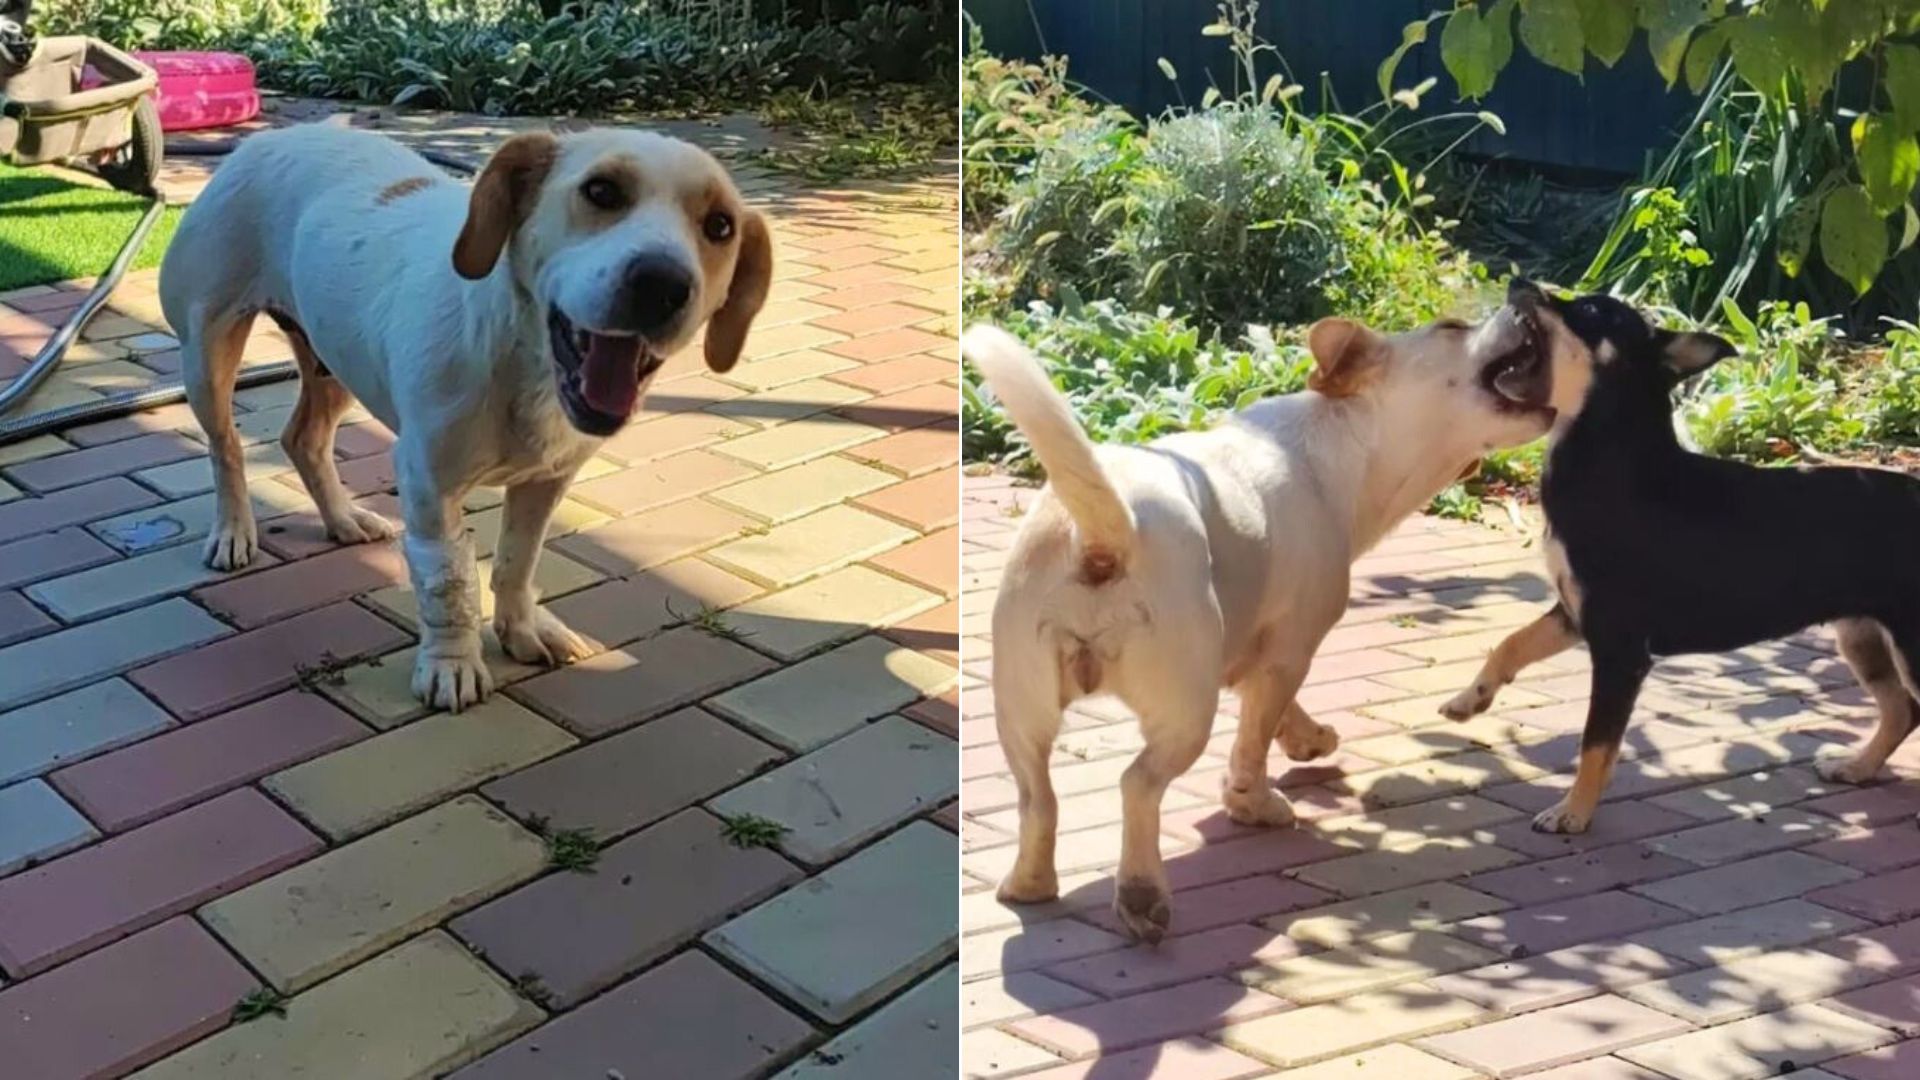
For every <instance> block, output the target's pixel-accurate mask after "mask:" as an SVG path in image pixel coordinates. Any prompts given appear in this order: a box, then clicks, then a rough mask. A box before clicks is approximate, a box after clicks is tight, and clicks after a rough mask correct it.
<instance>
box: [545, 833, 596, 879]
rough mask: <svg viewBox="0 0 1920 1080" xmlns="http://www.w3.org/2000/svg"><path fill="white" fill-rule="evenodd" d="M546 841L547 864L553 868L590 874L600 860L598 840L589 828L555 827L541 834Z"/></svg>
mask: <svg viewBox="0 0 1920 1080" xmlns="http://www.w3.org/2000/svg"><path fill="white" fill-rule="evenodd" d="M541 835H542V837H543V838H544V839H545V840H546V842H547V865H548V866H550V867H552V868H553V869H555V870H568V871H572V872H573V873H576V874H591V873H593V872H594V865H595V864H596V863H598V862H599V861H600V842H599V841H597V840H595V839H594V838H593V831H592V830H590V829H555V830H552V831H549V832H546V833H543V834H541Z"/></svg>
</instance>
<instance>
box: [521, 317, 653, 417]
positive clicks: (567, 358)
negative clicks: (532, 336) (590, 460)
mask: <svg viewBox="0 0 1920 1080" xmlns="http://www.w3.org/2000/svg"><path fill="white" fill-rule="evenodd" d="M547 338H548V342H549V344H550V346H551V348H552V350H553V362H554V366H555V369H556V370H555V372H554V377H555V380H556V381H557V382H558V384H559V388H560V405H561V408H562V409H563V410H564V411H565V412H566V414H567V420H568V422H569V423H571V424H573V426H574V427H576V428H578V429H579V430H580V431H582V432H584V433H586V434H588V435H597V436H602V437H604V436H607V435H611V434H613V433H614V432H616V431H618V430H620V428H621V426H622V425H624V424H625V423H626V422H627V418H628V417H629V416H632V415H633V410H634V408H635V407H636V406H638V405H639V402H640V389H641V387H642V386H644V385H645V384H646V381H647V380H648V379H650V378H652V377H653V374H654V372H656V371H659V370H660V365H661V364H663V363H665V362H666V357H664V356H662V355H660V354H659V353H658V352H655V351H654V350H653V349H652V348H651V347H650V344H649V343H648V342H647V341H646V340H645V339H644V338H641V337H640V336H638V335H635V334H608V333H602V332H599V331H594V330H587V329H584V328H581V327H579V326H576V325H575V324H574V322H573V320H571V319H569V318H567V316H566V314H565V313H564V312H562V311H561V310H560V309H559V308H558V307H557V306H552V305H549V306H548V308H547Z"/></svg>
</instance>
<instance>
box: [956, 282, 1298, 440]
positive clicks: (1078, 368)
mask: <svg viewBox="0 0 1920 1080" xmlns="http://www.w3.org/2000/svg"><path fill="white" fill-rule="evenodd" d="M1000 323H1001V325H1002V326H1004V327H1005V328H1006V329H1007V330H1008V331H1010V332H1011V333H1013V334H1014V335H1015V336H1017V337H1019V338H1021V339H1022V340H1023V341H1025V342H1026V343H1027V345H1028V346H1029V347H1030V348H1032V349H1033V350H1034V353H1035V355H1037V356H1039V357H1040V359H1041V362H1042V363H1043V364H1045V365H1046V367H1047V371H1048V373H1049V375H1050V376H1051V378H1052V379H1053V383H1054V385H1055V386H1057V387H1059V388H1060V390H1061V392H1062V393H1064V394H1066V396H1067V398H1068V400H1070V401H1071V402H1072V403H1073V411H1074V415H1075V416H1076V417H1078V418H1079V420H1080V422H1081V423H1082V424H1083V425H1085V427H1086V429H1087V431H1088V432H1089V433H1090V434H1091V435H1092V437H1093V438H1094V440H1095V441H1097V442H1123V443H1140V442H1147V441H1149V440H1151V439H1156V438H1159V437H1160V436H1162V435H1166V434H1170V433H1172V432H1176V431H1185V430H1189V429H1194V428H1204V427H1207V426H1209V425H1210V424H1212V423H1213V422H1214V421H1215V420H1217V419H1218V418H1219V416H1220V415H1221V414H1222V413H1224V412H1227V411H1229V410H1233V409H1238V408H1242V407H1244V406H1246V405H1249V404H1252V403H1253V402H1255V401H1258V400H1260V399H1261V398H1264V397H1271V396H1273V395H1275V394H1287V393H1292V392H1293V391H1296V390H1299V389H1301V388H1303V387H1304V386H1306V381H1307V373H1308V372H1309V371H1311V370H1312V368H1313V358H1312V356H1311V355H1310V354H1309V353H1308V352H1307V349H1306V346H1305V345H1303V344H1301V343H1299V342H1297V341H1292V340H1289V341H1285V342H1277V341H1275V340H1274V339H1273V338H1272V337H1271V336H1269V335H1268V334H1267V333H1266V332H1265V331H1263V330H1258V329H1256V330H1254V331H1253V332H1252V333H1251V334H1249V335H1248V337H1247V339H1246V341H1245V342H1243V343H1242V344H1241V345H1239V346H1237V347H1230V346H1228V345H1226V344H1224V343H1222V342H1221V341H1220V339H1219V338H1218V337H1215V336H1212V335H1209V334H1206V333H1204V332H1202V331H1201V330H1200V328H1198V327H1196V326H1194V325H1192V324H1191V323H1189V322H1187V321H1186V320H1185V319H1182V318H1180V317H1179V316H1177V315H1174V314H1173V313H1172V312H1171V311H1169V310H1167V309H1165V308H1161V309H1159V310H1157V311H1154V312H1151V313H1149V312H1144V311H1129V310H1127V309H1126V308H1125V307H1124V306H1122V305H1120V304H1119V303H1116V302H1114V301H1112V300H1096V301H1091V302H1083V301H1081V300H1080V298H1079V297H1078V296H1077V295H1076V294H1074V293H1073V292H1072V291H1071V290H1068V291H1067V292H1066V294H1065V295H1064V296H1063V297H1062V298H1061V301H1060V304H1059V306H1057V307H1056V306H1054V305H1052V304H1048V303H1046V302H1043V301H1035V302H1034V303H1032V304H1031V305H1029V306H1028V308H1027V309H1026V310H1025V311H1021V312H1015V313H1012V314H1010V315H1007V316H1005V317H1003V318H1002V319H1001V320H1000ZM961 426H962V430H963V431H964V435H963V436H962V440H963V445H962V452H963V453H964V455H965V456H966V457H967V458H968V459H970V460H981V459H985V460H994V461H1000V462H1003V463H1005V464H1007V465H1009V466H1011V467H1013V468H1016V469H1020V470H1023V471H1031V470H1032V468H1033V467H1034V463H1033V461H1032V459H1031V454H1030V452H1029V451H1028V449H1027V446H1026V442H1025V440H1024V439H1023V438H1022V437H1021V435H1020V433H1019V432H1018V431H1017V430H1016V429H1014V427H1013V426H1012V425H1011V424H1010V423H1008V421H1007V419H1006V416H1005V414H1003V413H1002V412H1001V411H1000V409H999V407H998V405H997V404H996V403H994V402H993V401H992V400H991V399H990V397H989V396H988V393H987V392H986V390H985V389H984V388H983V387H982V385H981V384H980V383H979V382H978V381H976V379H975V377H974V375H973V373H972V370H971V369H968V373H967V380H966V381H965V382H964V383H963V385H962V387H961Z"/></svg>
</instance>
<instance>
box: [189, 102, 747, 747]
mask: <svg viewBox="0 0 1920 1080" xmlns="http://www.w3.org/2000/svg"><path fill="white" fill-rule="evenodd" d="M503 256H504V257H503ZM771 276H772V255H771V245H770V242H769V238H768V235H767V227H766V223H765V221H764V220H763V219H762V218H761V216H760V215H759V214H757V213H755V212H754V211H752V210H749V209H747V208H746V207H745V206H744V205H743V204H742V203H741V200H740V195H739V193H738V192H737V191H736V190H735V189H734V186H733V183H732V182H731V180H729V178H728V177H727V174H726V172H725V171H724V170H723V169H722V168H721V167H720V165H719V164H718V163H717V162H715V161H714V160H713V158H711V157H710V156H708V155H707V154H706V153H705V152H704V151H702V150H699V149H697V148H695V147H693V146H691V145H689V144H687V143H683V142H680V141H678V140H675V139H669V138H665V137H662V136H659V135H654V134H650V133H645V132H639V131H624V130H599V131H587V132H582V133H578V134H571V135H564V136H555V135H549V134H544V133H541V134H527V135H517V136H515V137H513V138H511V139H509V140H507V141H506V142H505V143H504V144H502V145H501V146H500V148H499V150H498V151H496V152H495V154H494V155H493V157H492V159H491V160H490V161H488V163H487V166H486V168H485V170H484V171H482V172H481V174H480V176H479V179H478V180H477V181H475V183H474V184H473V187H472V188H471V190H469V189H468V188H467V187H466V186H464V185H461V184H458V183H455V182H454V181H452V180H449V179H448V178H447V177H446V176H445V175H444V174H443V173H442V172H441V171H440V170H439V169H438V168H436V167H435V166H433V165H432V164H430V163H429V162H428V161H427V160H426V159H424V158H422V157H420V156H419V155H417V154H415V153H413V152H412V151H410V150H407V149H405V148H404V147H402V146H401V145H400V144H398V143H396V142H394V141H392V140H390V139H387V138H385V137H382V136H379V135H375V134H371V133H367V132H360V131H352V130H346V129H342V128H336V127H331V126H321V125H313V126H307V127H298V128H292V129H288V130H285V131H277V132H268V133H264V134H260V135H255V136H253V137H251V138H249V139H247V140H246V142H244V143H243V144H241V146H240V147H239V148H238V149H237V150H236V151H235V152H234V153H233V155H232V157H230V158H229V159H228V160H227V162H226V163H225V164H224V165H223V166H222V167H221V169H220V171H219V172H218V173H217V174H215V176H214V178H213V181H212V183H210V184H208V185H207V189H206V191H205V193H204V194H202V195H201V196H200V198H199V199H198V200H197V201H196V202H195V203H194V204H193V206H192V208H191V209H189V210H188V211H187V213H186V216H185V217H184V218H183V219H182V221H181V223H180V227H179V231H178V232H177V234H176V235H175V237H174V239H173V245H172V247H171V248H170V249H169V250H168V252H167V256H166V261H165V263H164V265H163V266H162V267H161V272H160V299H161V302H162V304H163V306H164V308H165V310H166V315H167V319H168V321H169V322H171V323H172V324H173V328H174V331H175V333H177V334H178V335H179V338H180V348H181V367H182V372H183V375H184V377H185V381H186V387H187V396H188V399H189V400H190V401H191V403H192V405H193V411H194V415H195V416H196V417H198V418H199V421H200V426H201V427H202V428H204V429H205V430H206V433H207V441H208V445H209V447H210V449H211V454H212V459H213V471H214V487H215V491H216V498H217V501H218V511H217V514H216V517H215V523H214V526H213V531H212V534H211V535H210V536H209V537H208V538H207V547H206V560H207V564H208V565H209V566H212V567H214V568H216V569H221V570H229V569H234V568H236V567H242V566H245V565H247V564H248V563H249V562H250V561H251V560H252V559H253V557H254V554H255V551H256V550H257V547H258V539H257V536H256V533H255V529H254V520H253V511H252V507H251V506H250V504H249V502H248V499H247V485H246V476H245V473H244V471H243V468H242V459H241V447H240V441H239V438H238V436H237V434H236V433H235V431H234V426H233V386H234V377H235V373H236V372H237V370H238V369H239V366H240V355H241V351H242V349H243V347H244V345H245V343H246V340H247V334H248V331H249V329H250V328H251V326H252V324H253V320H254V317H255V316H256V315H258V314H261V313H263V312H264V313H265V314H267V315H268V316H269V317H271V318H272V319H274V320H275V321H276V322H278V323H279V324H280V325H281V326H282V327H283V328H284V329H285V330H286V332H287V335H288V337H289V338H291V339H292V341H293V347H294V356H295V359H296V361H297V363H298V364H299V367H300V398H299V402H298V403H297V404H296V405H295V406H294V411H293V415H292V417H291V419H289V420H288V422H287V427H286V430H285V432H284V433H283V434H282V435H281V437H280V444H281V445H282V446H283V447H285V448H286V452H287V456H288V457H289V458H290V459H291V460H292V462H293V465H294V467H295V468H296V469H298V470H299V473H300V478H301V480H302V481H303V482H304V483H305V484H306V488H307V491H308V493H309V494H310V495H312V496H313V501H314V503H315V505H316V506H317V507H318V508H319V511H320V517H321V519H322V520H323V521H324V522H325V523H326V528H327V533H328V535H329V536H331V537H333V539H335V540H337V541H339V542H341V543H362V542H366V541H371V540H380V539H383V538H386V537H389V536H391V535H392V534H393V526H392V525H391V524H389V523H388V522H387V521H386V520H385V519H383V518H381V517H380V516H379V515H377V514H374V513H372V512H370V511H368V510H366V509H365V508H363V507H359V506H355V505H354V504H353V503H352V502H351V501H350V498H349V496H348V493H347V491H346V489H345V488H343V487H342V486H341V483H340V476H339V473H338V472H337V471H336V470H335V468H334V463H333V438H334V429H335V427H336V426H337V425H338V423H339V420H340V416H341V414H342V413H343V412H344V411H346V409H347V408H348V407H349V406H350V405H351V404H352V402H353V400H354V399H356V398H357V399H358V400H359V401H360V403H361V404H363V405H365V406H366V408H367V409H368V411H370V412H371V413H372V414H373V415H374V416H376V417H378V418H379V419H380V420H381V421H382V422H383V423H385V424H386V425H387V426H388V427H389V428H391V429H393V431H394V433H395V434H396V435H397V436H398V439H399V441H398V443H397V445H396V446H395V447H394V451H393V458H394V468H395V473H396V476H397V478H398V481H399V488H400V501H401V513H402V516H403V518H404V519H405V524H406V538H405V542H404V550H405V552H406V556H407V568H408V571H409V574H410V576H411V577H412V580H413V589H414V594H415V596H416V597H417V599H418V601H419V607H420V650H419V659H418V661H417V662H416V664H415V667H414V672H413V691H414V693H415V694H417V695H418V696H419V697H420V698H422V699H423V700H425V701H426V702H428V703H429V704H432V705H436V706H440V707H444V708H448V709H454V710H458V709H460V708H463V707H464V706H467V705H470V704H472V703H474V702H476V701H478V700H480V699H481V698H483V697H485V696H486V695H487V694H488V693H489V692H490V691H491V690H492V677H491V676H490V675H489V674H488V671H487V668H486V665H485V664H484V663H483V662H482V661H481V655H480V640H481V639H480V610H481V609H480V602H479V595H478V591H477V581H476V580H475V579H476V576H477V571H476V569H475V564H474V556H473V545H472V542H471V541H470V539H469V538H468V536H467V534H466V530H465V528H464V526H463V524H462V517H461V500H462V498H463V497H464V496H465V495H466V494H467V492H468V490H469V489H470V488H472V487H473V486H474V485H476V484H489V485H499V486H502V487H505V488H506V500H505V509H504V515H505V517H504V524H503V527H502V529H501V535H500V543H499V549H498V552H497V554H496V556H495V558H494V562H493V580H492V585H493V591H494V605H495V606H494V616H493V627H494V630H495V631H496V633H497V634H498V636H499V639H500V643H501V645H502V646H503V647H504V648H505V649H506V651H507V653H508V655H510V656H512V657H513V658H514V659H516V660H520V661H522V662H528V663H531V662H536V661H539V662H545V663H564V662H566V661H568V660H571V659H574V658H576V657H578V656H581V655H584V653H585V651H586V646H585V644H584V643H583V642H582V641H581V640H580V638H578V637H577V636H576V635H575V634H574V633H573V632H572V631H570V630H568V629H567V627H566V626H564V625H563V624H562V623H561V622H560V621H559V620H558V619H556V618H554V617H553V616H552V615H550V614H548V613H547V612H546V611H544V610H542V609H540V608H538V607H536V606H535V600H536V598H535V595H534V591H533V587H532V580H533V570H534V563H535V560H536V559H538V558H539V554H540V546H541V544H542V542H543V541H544V540H545V537H546V529H547V521H548V518H549V517H550V516H551V515H552V512H553V508H554V506H555V505H556V504H557V503H558V502H559V501H560V498H561V496H562V495H564V494H565V492H566V489H567V484H568V482H569V481H570V480H571V479H572V477H573V474H574V471H575V470H576V469H578V468H579V467H580V465H581V464H582V463H583V462H585V461H586V459H587V458H588V457H589V456H590V455H592V454H593V452H594V450H595V449H596V448H597V447H598V446H599V445H600V443H601V441H602V439H604V438H605V437H606V436H608V435H610V434H612V433H614V432H615V431H617V430H619V429H620V427H621V425H623V424H624V423H626V421H627V418H628V417H629V415H631V413H632V412H633V410H634V409H635V407H636V406H637V405H638V404H639V401H640V398H641V395H642V394H644V393H645V391H646V388H647V384H648V383H649V381H650V380H651V379H652V378H653V375H654V373H655V372H657V371H658V370H659V369H660V365H661V363H662V362H663V360H664V358H665V357H666V356H667V355H669V354H671V353H673V352H675V351H676V350H678V349H680V348H683V347H684V346H686V345H687V344H688V343H689V342H690V341H691V340H692V338H693V337H694V335H695V334H696V333H698V331H699V330H700V327H701V326H702V325H703V324H707V335H706V350H705V351H706V359H707V363H708V364H709V365H710V366H711V367H713V368H714V369H715V370H717V371H725V370H727V369H728V368H730V367H732V366H733V364H734V362H735V361H736V360H737V359H738V358H739V355H740V350H741V347H742V346H743V345H744V343H745V341H746V335H747V329H748V326H749V325H750V324H751V323H752V321H753V318H754V316H755V314H757V313H758V312H759V310H760V307H761V305H762V304H763V303H764V302H765V300H766V295H767V289H768V286H769V282H770V279H771ZM709 320H711V322H710V323H709Z"/></svg>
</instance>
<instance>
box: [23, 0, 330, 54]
mask: <svg viewBox="0 0 1920 1080" xmlns="http://www.w3.org/2000/svg"><path fill="white" fill-rule="evenodd" d="M329 6H330V0H39V2H38V3H36V4H35V5H34V9H33V29H34V30H35V32H36V33H39V34H42V35H49V36H50V35H54V34H88V35H91V36H93V37H97V38H101V39H103V40H105V41H110V42H112V43H114V44H116V45H119V46H121V47H123V48H133V49H205V48H210V47H214V46H231V45H233V44H235V43H238V42H243V41H249V40H252V39H255V38H260V37H267V36H273V35H281V34H286V35H291V36H295V37H305V36H309V35H311V34H312V33H313V32H314V30H315V29H317V28H318V27H319V25H320V23H321V22H322V21H323V20H324V19H325V18H326V14H327V9H328V7H329Z"/></svg>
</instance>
